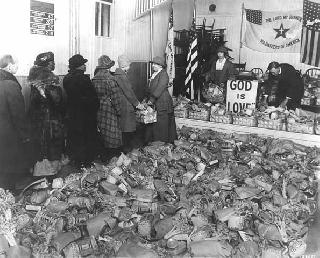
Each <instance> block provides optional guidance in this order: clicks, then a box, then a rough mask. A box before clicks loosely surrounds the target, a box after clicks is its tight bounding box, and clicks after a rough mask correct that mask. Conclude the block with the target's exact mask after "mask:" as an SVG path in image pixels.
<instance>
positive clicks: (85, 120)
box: [63, 70, 99, 165]
mask: <svg viewBox="0 0 320 258" xmlns="http://www.w3.org/2000/svg"><path fill="white" fill-rule="evenodd" d="M63 87H64V89H65V91H66V93H67V109H66V113H67V128H68V129H67V131H68V136H67V153H68V154H69V156H70V157H71V159H72V160H74V161H76V162H77V163H79V164H83V165H86V164H88V163H90V162H91V161H93V159H94V157H95V155H96V152H97V149H96V148H97V111H98V109H99V99H98V96H97V94H96V91H95V89H94V87H93V85H92V82H91V80H90V78H89V77H88V76H87V75H85V74H84V72H83V71H81V70H70V71H69V73H68V74H67V75H66V76H65V77H64V79H63Z"/></svg>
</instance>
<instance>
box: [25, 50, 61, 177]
mask: <svg viewBox="0 0 320 258" xmlns="http://www.w3.org/2000/svg"><path fill="white" fill-rule="evenodd" d="M54 68H55V63H54V54H53V53H52V52H45V53H41V54H39V55H38V56H37V58H36V60H35V61H34V66H33V67H32V68H31V69H30V71H29V76H28V80H29V84H30V106H29V117H30V122H31V132H32V142H33V155H34V161H35V162H37V161H40V162H41V161H42V160H44V159H47V160H49V161H52V162H54V163H52V164H56V165H58V163H59V162H58V161H60V160H61V158H62V154H63V152H64V124H63V117H64V106H65V105H64V103H63V97H62V89H61V87H60V86H59V77H58V76H56V75H55V74H54V73H53V72H52V71H53V70H54ZM56 167H58V166H56ZM55 172H57V171H55Z"/></svg>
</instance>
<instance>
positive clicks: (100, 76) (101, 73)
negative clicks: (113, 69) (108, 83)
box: [92, 69, 111, 80]
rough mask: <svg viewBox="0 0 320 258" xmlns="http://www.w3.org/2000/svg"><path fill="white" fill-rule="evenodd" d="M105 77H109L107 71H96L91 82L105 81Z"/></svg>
mask: <svg viewBox="0 0 320 258" xmlns="http://www.w3.org/2000/svg"><path fill="white" fill-rule="evenodd" d="M107 77H111V73H110V72H109V70H108V69H97V70H96V74H95V76H94V77H93V78H92V80H101V79H105V78H107Z"/></svg>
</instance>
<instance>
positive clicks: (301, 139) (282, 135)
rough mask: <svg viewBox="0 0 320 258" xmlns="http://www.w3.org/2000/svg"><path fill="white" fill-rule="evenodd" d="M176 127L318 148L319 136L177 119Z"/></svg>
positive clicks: (319, 143) (319, 144)
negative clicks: (266, 138)
mask: <svg viewBox="0 0 320 258" xmlns="http://www.w3.org/2000/svg"><path fill="white" fill-rule="evenodd" d="M176 124H177V127H179V128H180V127H182V126H188V127H194V128H199V129H212V130H214V131H217V132H223V133H248V134H257V135H259V136H262V137H273V138H277V139H283V140H291V141H293V142H296V143H299V144H303V145H305V146H310V147H313V146H317V147H320V135H315V134H302V133H292V132H286V131H277V130H270V129H265V128H259V127H249V126H241V125H233V124H222V123H214V122H209V121H201V120H194V119H187V118H177V117H176Z"/></svg>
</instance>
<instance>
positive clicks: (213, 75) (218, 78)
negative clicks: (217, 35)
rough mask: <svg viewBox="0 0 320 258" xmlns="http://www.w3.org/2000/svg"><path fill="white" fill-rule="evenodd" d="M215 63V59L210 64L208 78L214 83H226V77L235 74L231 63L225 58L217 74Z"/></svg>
mask: <svg viewBox="0 0 320 258" xmlns="http://www.w3.org/2000/svg"><path fill="white" fill-rule="evenodd" d="M216 63H217V62H216V61H215V62H213V63H212V65H211V70H210V79H211V80H212V81H213V82H214V83H216V84H221V83H223V84H226V83H227V81H228V79H229V78H230V77H232V76H233V75H235V74H236V70H235V68H234V66H233V63H231V62H230V61H229V60H228V59H227V60H226V62H225V63H224V65H223V68H222V70H221V72H220V74H219V75H218V74H217V70H216Z"/></svg>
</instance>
